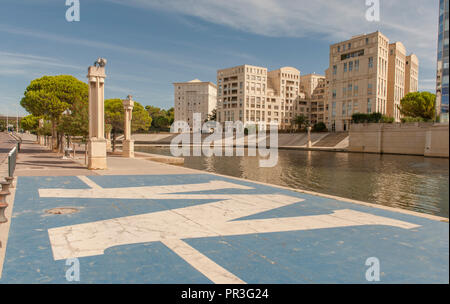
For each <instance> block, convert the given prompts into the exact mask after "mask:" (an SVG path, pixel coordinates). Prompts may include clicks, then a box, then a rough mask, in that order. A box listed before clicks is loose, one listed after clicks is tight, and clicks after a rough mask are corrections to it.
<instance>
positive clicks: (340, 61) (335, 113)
mask: <svg viewBox="0 0 450 304" xmlns="http://www.w3.org/2000/svg"><path fill="white" fill-rule="evenodd" d="M388 62H389V39H388V38H387V37H386V36H384V35H383V34H382V33H380V32H375V33H371V34H367V35H359V36H354V37H352V38H351V39H350V40H347V41H343V42H339V43H335V44H333V45H331V46H330V66H329V70H328V74H329V79H328V84H327V85H328V93H327V94H328V96H327V100H328V107H329V108H328V110H329V113H328V114H329V115H328V116H329V119H328V129H329V130H332V131H347V130H348V129H349V126H350V123H351V119H352V115H353V113H373V112H380V113H382V114H386V113H387V91H388V88H387V87H388Z"/></svg>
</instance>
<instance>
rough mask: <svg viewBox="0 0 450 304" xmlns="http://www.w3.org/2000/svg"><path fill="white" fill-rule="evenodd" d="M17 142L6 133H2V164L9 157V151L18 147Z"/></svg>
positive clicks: (0, 133) (0, 137)
mask: <svg viewBox="0 0 450 304" xmlns="http://www.w3.org/2000/svg"><path fill="white" fill-rule="evenodd" d="M16 142H17V141H16V140H15V139H14V138H13V137H12V136H11V135H9V134H7V133H5V132H0V164H1V163H3V162H4V161H5V159H6V157H7V156H8V153H9V151H11V149H12V148H14V146H15V145H16Z"/></svg>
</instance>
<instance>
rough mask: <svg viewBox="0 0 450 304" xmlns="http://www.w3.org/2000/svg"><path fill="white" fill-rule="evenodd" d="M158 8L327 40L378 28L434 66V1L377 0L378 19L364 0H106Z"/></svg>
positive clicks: (235, 25) (263, 30)
mask: <svg viewBox="0 0 450 304" xmlns="http://www.w3.org/2000/svg"><path fill="white" fill-rule="evenodd" d="M106 1H108V2H113V3H117V4H122V5H127V6H136V7H140V8H148V9H158V10H164V11H168V12H175V13H178V14H181V15H186V16H192V17H197V18H200V19H202V20H205V21H208V22H211V23H215V24H219V25H223V26H227V27H230V28H233V29H236V30H240V31H244V32H248V33H253V34H257V35H264V36H269V37H299V38H301V37H313V38H314V37H315V38H317V39H323V40H325V41H327V42H330V43H335V42H338V41H340V40H343V39H348V38H350V37H351V36H353V35H357V34H361V33H369V32H374V31H377V30H380V31H381V32H383V33H384V34H385V35H386V36H387V37H388V38H389V39H390V40H391V42H395V41H402V42H403V43H404V45H405V46H406V48H407V50H408V52H409V53H415V54H416V55H417V56H418V57H419V60H420V63H421V69H425V70H427V71H428V73H427V74H428V75H427V77H429V76H430V75H429V74H430V73H431V71H432V70H433V69H435V66H436V46H437V24H438V3H437V1H430V0H396V1H392V0H380V7H381V14H380V22H368V21H367V20H366V18H365V14H366V10H367V8H368V7H367V6H366V0H313V1H311V0H245V1H244V0H214V1H211V0H170V1H167V0H106Z"/></svg>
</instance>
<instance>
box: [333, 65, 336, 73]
mask: <svg viewBox="0 0 450 304" xmlns="http://www.w3.org/2000/svg"><path fill="white" fill-rule="evenodd" d="M336 74H337V65H334V66H333V75H336Z"/></svg>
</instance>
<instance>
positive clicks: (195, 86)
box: [173, 79, 217, 128]
mask: <svg viewBox="0 0 450 304" xmlns="http://www.w3.org/2000/svg"><path fill="white" fill-rule="evenodd" d="M173 86H174V90H175V94H174V95H175V107H174V109H175V111H174V112H175V113H174V115H175V121H186V122H187V123H188V124H189V126H190V127H191V128H192V127H193V115H194V113H200V114H201V119H202V122H203V121H205V120H206V119H207V118H208V115H210V114H212V112H213V110H214V109H215V108H216V104H217V88H216V85H215V84H214V83H212V82H203V81H200V80H198V79H194V80H191V81H189V82H176V83H174V84H173Z"/></svg>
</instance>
